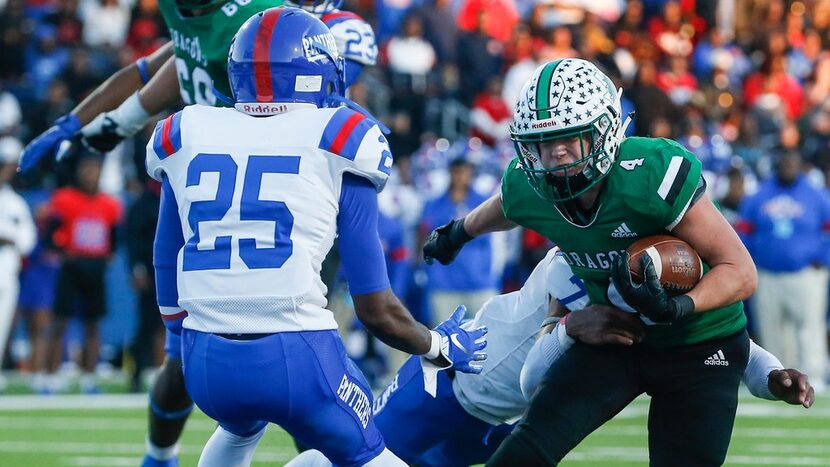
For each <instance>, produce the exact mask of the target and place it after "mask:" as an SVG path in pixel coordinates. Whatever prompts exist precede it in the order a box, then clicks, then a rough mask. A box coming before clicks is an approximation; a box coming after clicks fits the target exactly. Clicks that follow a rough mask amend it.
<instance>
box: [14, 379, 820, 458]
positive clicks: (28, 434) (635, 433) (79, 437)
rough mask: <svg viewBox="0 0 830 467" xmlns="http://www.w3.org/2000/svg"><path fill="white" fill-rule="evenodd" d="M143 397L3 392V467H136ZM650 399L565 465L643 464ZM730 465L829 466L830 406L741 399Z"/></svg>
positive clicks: (269, 448) (287, 443) (191, 442)
mask: <svg viewBox="0 0 830 467" xmlns="http://www.w3.org/2000/svg"><path fill="white" fill-rule="evenodd" d="M145 404H146V396H143V395H100V396H46V397H44V396H3V397H0V466H2V467H6V466H8V467H21V466H32V467H50V466H112V467H117V466H138V465H139V461H140V459H141V456H142V455H143V452H144V436H145V426H146V419H145V411H146V408H145ZM647 408H648V406H647V400H645V399H640V400H637V401H635V403H634V404H632V405H631V406H630V407H629V408H627V409H626V410H625V411H623V413H621V414H620V415H619V416H618V417H617V418H616V419H615V420H613V421H611V422H610V423H608V424H606V426H604V427H602V428H601V429H600V430H598V431H597V432H596V433H594V434H593V435H591V436H590V437H589V438H588V439H586V440H585V441H584V442H583V443H582V444H581V445H580V446H579V447H578V448H577V449H576V450H574V452H572V453H571V454H570V455H569V456H568V457H567V458H566V459H565V461H564V462H563V463H562V465H566V466H567V465H577V466H597V467H599V466H601V467H609V466H616V465H647V461H648V453H647V450H646V429H645V426H646V411H647ZM214 427H215V425H214V423H213V422H212V421H211V420H210V419H209V418H207V417H206V416H205V415H204V414H202V413H200V412H198V410H194V415H193V416H192V417H191V419H190V421H189V422H188V426H187V428H186V430H185V435H184V438H183V439H182V452H181V465H182V466H195V465H196V462H197V459H198V456H199V452H200V451H201V448H202V445H203V444H204V443H205V441H206V440H207V439H208V437H209V436H210V434H211V433H212V432H213V429H214ZM295 453H296V451H295V450H294V446H293V444H292V442H291V439H290V438H289V436H288V435H287V434H286V433H285V432H284V431H282V430H281V429H279V428H278V427H276V426H273V425H272V426H271V427H270V428H269V430H268V433H267V435H266V437H265V438H264V439H263V441H262V442H261V443H260V445H259V448H258V450H257V453H256V456H255V457H254V465H282V464H284V463H285V462H286V461H287V460H288V459H290V458H291V457H293V456H294V454H295ZM727 465H771V466H785V465H821V466H828V465H830V409H827V408H826V406H825V404H824V403H823V401H822V400H821V398H819V401H818V403H817V404H816V405H815V406H813V408H811V409H810V410H805V409H803V408H799V407H791V406H785V405H784V404H781V403H772V402H767V401H760V400H757V399H753V398H751V397H749V396H745V397H742V398H741V406H740V409H739V417H738V420H737V423H736V427H735V432H734V434H733V438H732V445H731V447H730V450H729V457H728V459H727Z"/></svg>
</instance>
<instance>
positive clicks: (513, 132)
mask: <svg viewBox="0 0 830 467" xmlns="http://www.w3.org/2000/svg"><path fill="white" fill-rule="evenodd" d="M621 92H622V90H620V91H617V90H616V89H615V88H614V84H613V83H612V82H611V79H610V78H608V77H607V76H606V75H605V74H604V73H603V72H601V71H600V70H599V69H598V68H597V67H596V65H594V64H593V63H591V62H588V61H586V60H581V59H576V58H566V59H562V60H555V61H552V62H548V63H546V64H544V65H542V66H540V67H539V68H537V69H536V71H535V72H534V73H533V76H532V77H531V78H530V80H529V81H528V82H527V83H526V84H525V86H524V88H522V91H521V92H520V94H519V100H518V102H517V104H516V110H515V112H514V115H513V123H512V125H511V126H510V139H512V140H513V143H514V145H515V148H516V152H517V153H518V156H519V161H520V162H521V165H522V169H524V171H525V173H526V174H527V176H528V180H529V181H530V184H531V186H532V187H533V189H534V190H535V191H536V193H537V194H538V195H539V196H540V197H541V198H543V199H546V200H548V201H552V202H561V201H566V200H569V199H573V198H576V197H577V196H579V195H581V194H582V193H585V192H586V191H588V190H589V189H590V188H591V187H593V186H594V185H596V184H597V183H599V181H600V180H602V179H603V178H604V177H605V176H606V175H608V171H609V170H610V169H611V167H612V166H613V165H614V160H615V158H616V155H617V150H618V149H619V147H620V142H621V141H622V139H623V135H624V133H625V127H627V126H628V123H629V121H630V119H626V120H625V124H623V122H622V110H621V108H620V94H621ZM574 136H578V137H579V138H580V142H585V141H587V142H588V143H589V144H588V145H585V144H581V145H580V147H581V148H583V153H582V158H581V159H580V160H578V161H576V162H573V163H570V164H565V165H562V166H559V167H555V168H547V167H544V166H543V165H542V160H541V157H540V151H539V143H540V142H543V141H550V140H554V139H559V138H568V137H574ZM586 146H587V147H588V148H589V150H588V153H587V154H586V151H585V149H584V148H585V147H586ZM574 167H577V168H580V167H581V170H580V171H579V172H577V173H575V174H572V175H568V172H569V170H570V171H573V168H574Z"/></svg>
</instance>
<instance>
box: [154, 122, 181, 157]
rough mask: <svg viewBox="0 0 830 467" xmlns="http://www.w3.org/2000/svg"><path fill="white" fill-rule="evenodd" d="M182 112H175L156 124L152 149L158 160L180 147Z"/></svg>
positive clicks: (173, 152)
mask: <svg viewBox="0 0 830 467" xmlns="http://www.w3.org/2000/svg"><path fill="white" fill-rule="evenodd" d="M181 121H182V113H181V112H176V113H174V114H173V115H171V116H169V117H167V118H165V119H164V120H163V121H161V122H159V123H157V124H156V129H155V130H154V131H153V150H154V151H155V153H156V156H158V158H159V159H160V160H164V159H165V158H166V157H168V156H171V155H173V154H175V153H176V151H178V150H179V149H181V148H182V132H181Z"/></svg>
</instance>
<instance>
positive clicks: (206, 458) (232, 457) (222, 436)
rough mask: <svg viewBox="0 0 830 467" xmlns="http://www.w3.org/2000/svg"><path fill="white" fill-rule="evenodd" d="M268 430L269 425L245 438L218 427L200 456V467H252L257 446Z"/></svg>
mask: <svg viewBox="0 0 830 467" xmlns="http://www.w3.org/2000/svg"><path fill="white" fill-rule="evenodd" d="M266 428H268V425H265V426H264V427H263V428H262V429H261V430H259V431H258V432H257V433H255V434H253V435H251V436H248V437H245V438H243V437H241V436H236V435H235V434H233V433H231V432H229V431H225V429H224V428H222V427H221V426H218V427H216V431H214V432H213V435H211V437H210V439H209V440H208V442H207V444H205V448H204V449H202V455H201V456H199V467H247V466H249V465H251V459H253V457H254V451H256V446H257V444H259V440H260V439H262V435H264V434H265V429H266Z"/></svg>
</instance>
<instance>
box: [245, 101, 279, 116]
mask: <svg viewBox="0 0 830 467" xmlns="http://www.w3.org/2000/svg"><path fill="white" fill-rule="evenodd" d="M236 108H237V109H239V110H241V111H242V112H244V113H246V114H248V115H274V114H280V113H283V112H286V111H288V106H286V105H285V104H270V103H266V104H237V105H236Z"/></svg>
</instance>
